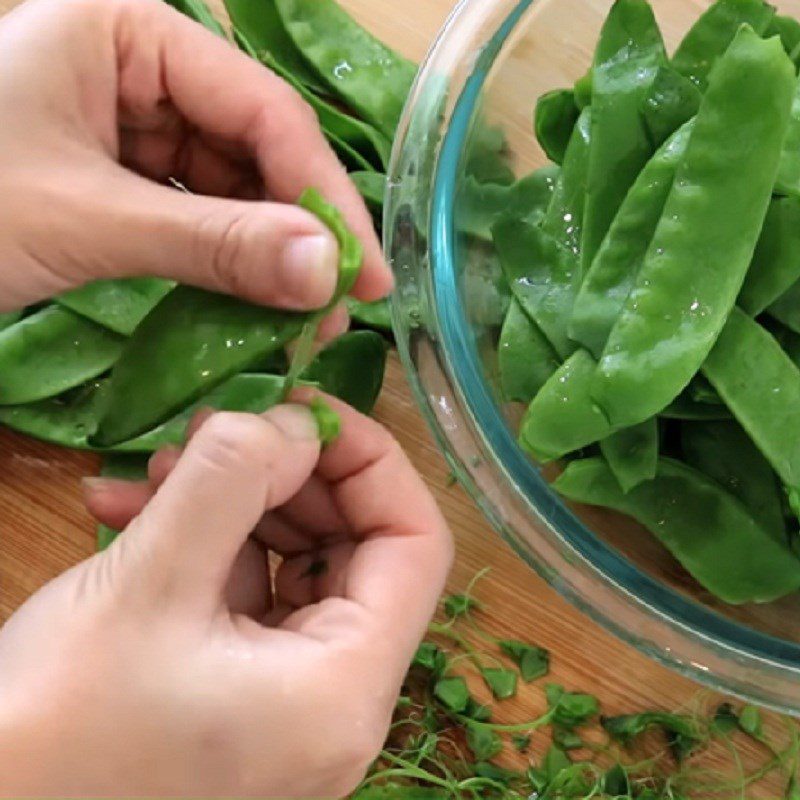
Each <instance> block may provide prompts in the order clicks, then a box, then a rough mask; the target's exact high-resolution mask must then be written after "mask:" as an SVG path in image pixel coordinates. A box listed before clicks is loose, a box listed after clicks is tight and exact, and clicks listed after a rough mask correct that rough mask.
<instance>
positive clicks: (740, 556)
mask: <svg viewBox="0 0 800 800" xmlns="http://www.w3.org/2000/svg"><path fill="white" fill-rule="evenodd" d="M553 486H554V488H555V489H556V491H558V492H560V493H561V494H562V495H564V496H565V497H567V498H569V499H570V500H573V501H575V502H579V503H587V504H591V505H598V506H604V507H606V508H612V509H614V510H616V511H620V512H622V513H624V514H628V515H629V516H631V517H633V518H634V519H636V520H637V521H638V522H640V523H641V524H642V525H644V526H645V527H646V528H647V529H648V530H649V531H650V532H651V533H653V534H654V535H655V536H656V537H657V538H658V539H659V541H660V542H661V543H662V544H664V545H665V546H666V547H667V549H668V550H669V551H670V552H671V553H672V554H673V556H675V558H676V559H677V560H678V561H680V563H681V564H682V565H683V566H684V568H685V569H686V570H687V571H688V572H689V573H690V574H691V575H692V576H693V577H694V578H695V579H696V580H697V581H698V582H699V583H700V584H702V585H703V586H704V587H705V588H706V589H708V591H710V592H711V593H712V594H714V595H716V596H717V597H719V598H720V599H721V600H723V601H725V602H727V603H733V604H741V603H766V602H770V601H772V600H776V599H778V598H779V597H783V596H785V595H787V594H790V593H792V592H794V591H796V590H797V589H798V588H800V560H798V559H797V558H795V556H794V555H793V554H792V553H791V552H790V551H789V549H788V548H787V547H785V546H784V545H782V544H779V543H778V542H776V541H775V540H774V539H773V538H771V537H770V535H769V534H768V533H767V532H766V531H765V530H764V529H763V528H762V527H761V526H760V525H759V524H758V523H757V522H756V521H755V520H754V519H753V517H752V516H751V515H750V514H749V513H748V511H747V509H746V508H745V507H744V506H743V505H742V504H741V503H740V502H739V500H737V499H736V498H735V497H733V496H732V495H731V494H729V493H728V492H726V491H725V490H724V489H722V487H721V486H720V485H719V484H718V483H717V482H716V481H713V480H711V479H710V478H707V477H706V476H705V475H703V474H702V473H701V472H697V471H696V470H693V469H691V467H688V466H686V465H685V464H682V463H680V462H678V461H673V460H672V459H668V458H662V459H660V461H659V464H658V472H657V474H656V477H655V479H654V480H651V481H647V482H646V483H642V484H640V485H639V486H637V487H636V488H635V489H633V490H632V491H630V492H629V493H628V494H625V493H624V492H623V491H622V490H621V488H620V486H619V484H618V483H617V480H616V478H615V477H614V474H613V472H611V469H610V468H609V466H608V465H607V464H606V463H605V462H604V461H603V460H601V459H599V458H590V459H586V460H583V461H575V462H573V463H572V464H570V465H569V466H568V467H567V469H566V470H565V472H564V473H563V474H562V475H561V477H559V478H558V480H556V481H555V483H554V484H553Z"/></svg>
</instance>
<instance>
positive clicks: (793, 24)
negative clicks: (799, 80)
mask: <svg viewBox="0 0 800 800" xmlns="http://www.w3.org/2000/svg"><path fill="white" fill-rule="evenodd" d="M765 36H780V38H781V44H782V45H783V49H784V50H785V51H786V55H787V56H789V58H791V59H792V61H794V62H795V64H797V62H798V55H800V22H798V21H797V20H796V19H794V17H787V16H786V15H784V14H776V15H775V16H774V17H773V18H772V22H770V24H769V26H768V27H767V30H766V33H765Z"/></svg>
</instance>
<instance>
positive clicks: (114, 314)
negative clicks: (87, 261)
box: [55, 278, 175, 336]
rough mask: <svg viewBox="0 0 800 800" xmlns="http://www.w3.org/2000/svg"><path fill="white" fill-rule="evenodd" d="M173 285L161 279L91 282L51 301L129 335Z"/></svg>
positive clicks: (110, 328) (116, 331)
mask: <svg viewBox="0 0 800 800" xmlns="http://www.w3.org/2000/svg"><path fill="white" fill-rule="evenodd" d="M174 288H175V284H174V283H173V282H172V281H166V280H162V279H161V278H126V279H119V280H106V281H95V282H94V283H87V284H86V285H85V286H81V287H80V288H79V289H73V290H72V291H70V292H66V293H65V294H62V295H59V296H58V297H56V298H55V302H56V303H58V304H59V305H62V306H65V307H66V308H69V309H70V310H71V311H74V312H75V313H76V314H80V315H81V316H82V317H86V318H87V319H90V320H91V321H92V322H96V323H97V324H98V325H102V326H103V327H104V328H108V329H109V330H111V331H114V333H119V334H121V335H123V336H130V335H131V334H132V333H133V332H134V331H135V330H136V326H137V325H138V324H139V323H140V322H141V321H142V320H143V319H144V318H145V317H146V316H147V315H148V314H149V313H150V311H151V310H152V309H153V307H154V306H155V305H156V303H158V302H159V301H161V300H162V299H163V298H164V297H165V296H166V295H167V294H168V293H169V292H170V291H172V289H174Z"/></svg>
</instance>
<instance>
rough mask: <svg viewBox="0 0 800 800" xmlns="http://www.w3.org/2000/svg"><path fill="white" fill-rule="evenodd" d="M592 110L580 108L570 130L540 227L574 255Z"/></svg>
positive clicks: (578, 238) (579, 229)
mask: <svg viewBox="0 0 800 800" xmlns="http://www.w3.org/2000/svg"><path fill="white" fill-rule="evenodd" d="M591 131H592V114H591V109H590V108H587V109H584V111H582V112H581V115H580V117H578V121H577V123H576V124H575V128H574V130H573V132H572V138H571V139H570V142H569V146H568V147H567V152H566V155H565V156H564V164H563V166H562V169H561V172H560V173H559V175H558V180H557V181H556V184H555V187H554V189H553V194H552V197H551V199H550V204H549V205H548V207H547V212H546V213H545V216H544V219H543V220H542V229H543V230H544V231H545V233H547V234H548V235H550V236H552V237H553V238H554V239H555V240H556V241H557V242H558V243H559V244H560V245H561V246H562V247H564V248H566V249H567V250H569V251H570V252H571V253H572V254H573V255H574V256H575V257H576V258H577V257H578V256H579V255H580V250H581V238H582V236H583V217H584V210H585V206H586V181H587V179H588V174H589V153H590V144H591Z"/></svg>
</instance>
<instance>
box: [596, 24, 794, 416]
mask: <svg viewBox="0 0 800 800" xmlns="http://www.w3.org/2000/svg"><path fill="white" fill-rule="evenodd" d="M794 83H795V74H794V67H793V66H792V64H791V62H790V61H789V59H788V57H787V56H786V54H785V53H784V52H783V48H782V47H781V45H780V42H779V41H778V40H777V39H772V40H769V41H764V40H763V39H761V38H760V37H759V36H758V35H757V34H756V33H755V32H754V31H753V30H752V29H749V28H743V29H742V30H741V31H740V32H739V34H738V35H737V36H736V38H735V39H734V41H733V43H732V44H731V46H730V48H729V49H728V51H727V52H726V53H725V55H724V56H723V57H722V58H721V59H720V60H719V61H718V63H717V66H716V68H715V70H714V72H713V75H712V77H711V82H710V85H709V87H708V90H707V92H706V94H705V95H704V97H703V102H702V105H701V107H700V111H699V112H698V115H697V117H696V119H695V125H694V130H693V132H692V135H691V138H690V140H689V144H688V147H687V150H686V154H685V156H684V159H683V161H682V163H681V165H680V166H679V168H678V171H677V174H676V178H675V182H674V184H673V187H672V190H671V192H670V195H669V197H668V198H667V202H666V205H665V208H664V213H663V215H662V217H661V220H660V221H659V224H658V226H657V228H656V231H655V234H654V236H653V240H652V242H651V244H650V247H649V249H648V252H647V255H646V256H645V260H644V263H643V264H642V267H641V269H640V270H639V275H638V278H637V281H636V284H635V286H634V288H633V290H632V291H631V293H630V295H629V296H628V299H627V300H626V302H625V305H624V307H623V309H622V312H621V314H620V316H619V318H618V319H617V321H616V323H615V325H614V328H613V329H612V331H611V334H610V336H609V340H608V342H607V344H606V347H605V349H604V351H603V355H602V358H601V360H600V363H599V366H598V370H597V374H596V376H595V380H594V383H593V387H592V396H593V397H594V398H595V400H596V401H597V402H598V403H599V405H600V406H601V407H602V408H603V410H604V412H605V413H606V414H607V416H608V418H609V420H610V421H611V422H612V424H614V425H616V426H619V427H625V426H631V425H635V424H638V423H639V422H642V421H644V420H645V419H648V418H650V417H652V416H655V415H657V414H659V413H660V412H661V411H662V410H663V409H664V408H666V407H667V406H668V405H669V404H670V403H671V402H672V401H673V400H674V399H675V398H676V397H677V396H678V395H679V394H680V392H681V391H682V390H683V388H684V387H685V386H686V385H687V384H688V383H689V381H690V380H691V379H692V377H693V376H694V375H695V374H696V373H697V372H698V371H699V369H700V366H701V365H702V363H703V361H704V360H705V358H706V356H707V355H708V353H709V351H710V350H711V348H712V347H713V345H714V342H715V340H716V337H717V336H718V335H719V333H720V331H721V330H722V327H723V325H724V324H725V321H726V319H727V317H728V315H729V314H730V311H731V308H732V307H733V304H734V302H735V300H736V297H737V295H738V294H739V291H740V290H741V287H742V284H743V282H744V279H745V275H746V273H747V269H748V267H749V265H750V262H751V260H752V257H753V253H754V251H755V247H756V243H757V241H758V238H759V234H760V232H761V227H762V225H763V222H764V218H765V216H766V213H767V208H768V205H769V201H770V197H771V194H772V187H773V186H774V182H775V175H776V173H777V169H778V159H779V157H780V150H781V145H782V143H783V136H784V134H785V131H786V126H787V123H788V118H789V109H790V106H791V103H792V96H793V93H794ZM733 165H735V168H732V166H733ZM698 262H699V263H700V264H702V268H698V266H697V265H698ZM712 383H713V381H712Z"/></svg>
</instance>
